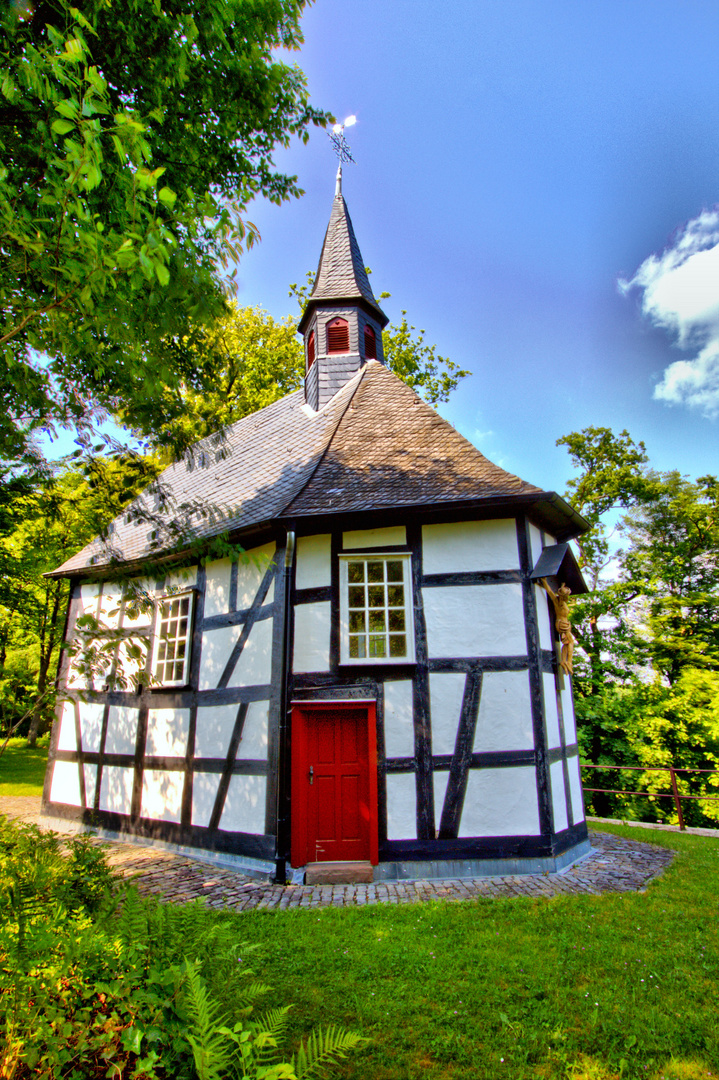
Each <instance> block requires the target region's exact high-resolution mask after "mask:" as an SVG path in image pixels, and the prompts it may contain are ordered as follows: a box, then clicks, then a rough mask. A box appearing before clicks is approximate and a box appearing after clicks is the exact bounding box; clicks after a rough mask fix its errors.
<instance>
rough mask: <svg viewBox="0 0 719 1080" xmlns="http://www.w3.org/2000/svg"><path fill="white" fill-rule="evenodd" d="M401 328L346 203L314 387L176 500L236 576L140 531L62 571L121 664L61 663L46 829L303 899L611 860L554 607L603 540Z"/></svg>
mask: <svg viewBox="0 0 719 1080" xmlns="http://www.w3.org/2000/svg"><path fill="white" fill-rule="evenodd" d="M340 175H341V174H340ZM387 321H388V320H387V316H386V315H385V314H384V312H383V311H382V309H381V307H380V306H379V304H378V303H377V300H376V299H375V297H374V295H373V292H372V288H371V285H370V282H369V279H368V276H367V274H366V272H365V269H364V262H363V259H362V256H361V253H360V249H359V246H358V243H357V240H356V237H355V233H354V229H353V226H352V222H351V220H350V215H349V212H348V209H347V205H346V202H345V199H344V197H343V194H342V190H341V180H340V179H338V184H337V190H336V193H335V196H334V199H333V202H332V209H331V213H330V219H329V225H328V227H327V232H326V236H325V239H324V244H323V246H322V251H321V255H320V260H319V265H318V269H317V275H316V278H315V282H314V287H313V290H312V293H311V295H310V297H309V302H308V304H307V307H306V309H305V311H304V313H303V315H302V318H301V320H300V323H299V332H300V333H301V335H302V338H303V342H304V354H305V379H304V386H303V388H302V389H300V390H298V391H296V392H295V393H292V394H290V395H288V396H287V397H284V398H282V399H281V400H279V401H277V402H275V403H274V404H272V405H269V406H267V407H266V408H264V409H261V410H260V411H259V412H256V413H254V414H253V415H251V416H248V417H246V418H244V419H242V420H240V421H238V422H237V423H236V424H234V425H233V426H232V427H230V428H229V429H228V431H227V434H226V443H225V447H224V452H223V453H222V454H221V455H214V454H213V453H211V452H210V450H209V448H208V452H207V454H206V455H205V457H206V458H207V460H206V462H205V463H204V464H203V466H202V467H195V468H192V469H191V468H189V467H188V462H186V461H179V462H177V463H175V464H173V465H171V466H170V467H169V468H167V469H166V470H165V471H164V473H163V474H162V476H161V478H160V482H161V484H162V486H163V488H164V489H165V491H166V492H168V493H169V495H170V507H174V508H175V510H176V512H178V513H179V512H180V510H181V508H182V507H184V506H187V505H188V504H196V503H197V501H198V500H200V501H202V502H203V503H205V504H206V505H208V506H213V507H219V508H221V510H222V514H221V515H220V516H219V517H218V516H217V515H207V516H198V517H197V518H196V519H193V531H194V542H193V547H192V550H193V551H195V552H197V551H198V550H200V551H201V549H202V544H203V543H206V544H207V545H209V544H210V542H211V540H212V539H213V537H214V536H216V535H217V534H218V533H220V532H221V533H223V534H227V536H228V537H229V542H230V544H231V545H232V548H231V549H230V551H231V553H230V554H229V555H225V556H223V557H214V556H213V555H212V553H211V548H210V547H209V546H208V551H209V552H210V554H209V555H207V557H201V556H198V555H197V554H195V555H192V554H189V553H188V550H187V549H186V548H185V549H182V547H181V546H180V549H179V550H178V545H177V544H176V543H170V541H169V540H168V543H167V545H166V546H165V547H163V546H162V544H161V545H160V546H159V547H158V544H157V537H156V533H155V531H153V529H151V528H150V526H149V525H148V524H147V523H144V524H143V521H142V515H141V514H140V515H137V514H134V513H133V512H132V508H131V509H130V511H129V512H128V511H125V512H124V513H123V514H121V515H119V517H118V518H117V519H116V521H115V522H114V523H113V526H112V529H111V551H110V550H109V548H108V545H107V544H106V543H103V542H101V541H100V540H96V541H94V542H93V543H91V544H89V545H88V546H87V547H85V548H84V549H83V550H82V551H80V552H79V553H78V554H76V555H74V556H73V557H72V558H71V559H69V560H68V561H67V562H65V563H64V564H63V565H62V566H61V567H59V568H58V569H57V570H56V571H54V572H53V573H54V574H55V575H62V576H65V577H68V578H69V579H70V581H71V599H70V605H69V612H68V622H67V634H66V638H67V639H68V640H69V641H72V640H73V638H75V639H78V638H81V637H82V634H83V633H84V631H83V629H82V627H83V620H82V618H81V617H82V616H83V615H91V616H92V617H93V619H94V620H96V622H95V625H96V627H97V630H96V633H98V634H99V635H101V636H102V635H103V634H104V635H106V638H107V641H108V642H111V643H112V648H111V650H110V654H111V657H112V660H111V665H110V667H109V668H108V670H106V671H100V672H99V673H98V672H92V673H90V674H88V673H87V671H86V670H85V669H84V668H83V665H82V664H81V663H80V662H79V660H78V656H81V653H80V654H77V653H73V652H72V650H71V649H66V651H65V653H64V654H63V657H62V660H61V665H60V685H61V693H62V698H61V704H60V706H59V709H58V719H57V722H56V724H55V726H54V731H53V737H52V745H51V750H50V756H49V763H48V770H47V779H46V784H45V793H44V813H45V814H46V815H50V816H55V817H61V818H72V819H75V820H77V821H79V822H84V823H87V824H92V825H94V826H96V827H98V826H99V827H100V828H102V829H104V830H106V831H108V832H111V833H120V834H134V835H136V836H141V837H145V838H147V839H149V840H161V841H164V842H165V843H170V844H173V845H177V846H179V847H180V848H185V849H193V850H196V851H197V850H201V851H203V852H205V853H206V854H207V855H208V857H213V858H216V859H225V860H226V861H229V862H231V864H232V865H235V866H237V867H238V868H241V869H242V870H244V871H245V872H246V873H249V874H253V875H256V876H264V877H268V878H271V879H273V880H276V881H280V882H284V881H287V880H290V879H292V880H295V881H301V880H303V879H304V875H305V874H307V880H322V877H321V873H322V870H323V868H324V869H328V868H329V867H330V865H331V866H332V867H334V868H335V871H336V869H337V867H339V868H340V869H339V874H340V877H341V875H342V873H346V874H347V875H349V877H348V880H393V879H395V880H396V879H402V878H405V879H406V878H411V877H427V876H445V877H447V876H451V877H461V876H474V875H477V874H483V873H491V874H497V873H527V872H556V871H557V870H560V869H562V868H563V867H565V866H567V865H568V864H569V863H571V862H572V861H574V860H576V859H577V858H579V857H580V856H581V855H583V854H585V853H586V852H587V851H588V850H589V842H588V839H587V826H586V821H585V816H584V807H583V800H582V787H581V779H580V767H579V751H578V746H577V733H576V726H575V716H574V705H573V699H572V685H571V676H570V675H569V674H568V673H567V672H565V671H564V670H563V669H562V665H561V662H560V659H561V658H560V652H559V644H560V643H559V639H558V633H557V629H556V625H555V624H556V618H555V611H554V609H553V606H552V603H551V602H550V599H549V597H548V594H547V592H546V591H545V589H544V588H543V587H542V585H541V584H540V582H541V580H545V581H547V582H549V583H550V585H553V586H554V588H558V586H559V585H560V584H565V585H568V586H569V587H570V588H571V589H572V592H575V593H576V592H578V591H583V589H584V586H583V583H582V580H581V575H580V574H579V571H578V570H577V567H576V563H575V562H574V559H573V556H572V554H571V550H570V548H569V547H568V544H567V541H569V540H570V539H571V538H572V537H575V536H577V535H579V534H581V533H582V532H583V531H584V530H585V529H586V527H587V525H586V522H585V521H584V520H583V519H582V518H581V517H580V516H579V515H578V514H577V513H576V511H574V510H573V509H572V508H571V507H570V506H569V505H568V504H567V503H566V502H565V501H564V500H563V499H562V498H561V497H560V496H559V495H557V494H556V493H554V492H549V491H544V490H542V489H541V488H538V487H535V486H534V485H532V484H529V483H526V482H525V481H523V480H521V479H519V478H518V477H516V476H514V475H512V474H510V473H508V472H506V471H504V470H503V469H501V468H499V467H498V466H496V465H494V464H493V463H492V462H491V461H489V460H488V459H487V458H486V457H484V456H483V455H482V454H481V453H480V452H479V450H477V449H476V447H474V446H473V445H472V444H471V443H470V442H468V441H467V440H466V439H465V438H463V436H462V435H460V434H459V433H458V432H457V431H455V429H454V428H453V427H452V426H451V425H450V424H449V423H447V422H446V421H445V420H443V419H442V417H441V416H439V414H438V413H437V412H436V411H435V410H434V409H433V408H431V407H430V406H429V405H427V404H426V403H425V402H424V401H422V400H421V398H420V397H418V396H417V394H416V393H415V392H414V391H413V390H412V389H410V388H409V387H408V386H407V385H406V384H404V383H403V382H401V381H400V380H399V379H398V378H397V377H396V376H395V375H394V374H392V372H391V371H389V370H388V368H387V366H386V364H385V358H384V355H383V347H382V330H383V328H384V326H385V325H386V323H387ZM199 449H200V450H202V447H200V448H199ZM194 460H195V462H196V461H197V454H196V455H195V457H194ZM143 499H144V500H148V501H151V499H152V495H151V494H148V495H146V496H140V499H139V505H140V506H141V505H142V502H143ZM172 513H173V510H172V509H168V510H167V514H168V516H170V517H171V515H172ZM170 524H171V522H170ZM170 535H171V530H169V531H168V536H170ZM118 566H119V567H120V568H121V569H122V573H118ZM148 567H149V569H148ZM133 575H135V577H136V578H137V580H141V584H142V588H143V590H144V592H145V594H146V595H149V596H150V597H151V599H152V603H151V604H149V605H145V606H144V607H142V608H141V609H138V608H137V605H136V604H134V603H133V601H132V599H131V597H130V596H129V595H128V589H127V586H126V584H123V582H127V580H128V578H130V579H132V577H133ZM78 620H80V621H79V622H78ZM85 621H86V620H85ZM138 657H139V660H138ZM318 867H319V876H318ZM312 874H314V875H315V876H314V877H311V875H312ZM352 875H355V876H354V877H353V876H352Z"/></svg>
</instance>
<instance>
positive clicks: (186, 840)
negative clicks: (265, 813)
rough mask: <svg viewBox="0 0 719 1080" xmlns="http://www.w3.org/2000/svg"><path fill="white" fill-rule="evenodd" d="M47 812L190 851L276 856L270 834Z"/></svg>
mask: <svg viewBox="0 0 719 1080" xmlns="http://www.w3.org/2000/svg"><path fill="white" fill-rule="evenodd" d="M43 812H44V813H46V814H48V815H49V816H50V817H56V818H61V819H63V820H65V821H77V822H79V823H81V824H83V825H87V826H90V827H93V826H94V827H95V828H102V829H108V830H112V831H113V832H118V833H121V834H122V833H125V834H129V835H131V836H139V837H146V838H148V839H150V840H162V841H165V842H166V843H169V844H186V845H187V846H188V847H196V848H205V849H206V850H207V851H224V852H229V853H231V854H234V855H248V856H251V857H252V858H259V859H273V858H274V855H275V838H274V836H269V835H266V834H265V835H259V834H258V835H256V834H254V833H242V832H234V833H231V832H223V831H222V830H221V829H218V830H217V831H216V832H213V831H212V830H210V829H204V828H201V827H200V826H199V825H180V824H178V823H176V822H173V821H155V820H153V819H151V818H138V819H137V820H135V821H133V820H131V819H130V817H128V816H127V815H126V814H116V813H113V812H112V811H110V810H83V809H82V808H81V807H78V806H67V805H65V804H64V803H48V804H47V805H46V806H45V807H44V808H43Z"/></svg>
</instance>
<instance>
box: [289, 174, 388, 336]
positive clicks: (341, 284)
mask: <svg viewBox="0 0 719 1080" xmlns="http://www.w3.org/2000/svg"><path fill="white" fill-rule="evenodd" d="M327 300H330V301H347V302H349V303H355V304H356V303H357V301H359V302H360V303H361V304H362V306H363V307H365V306H366V307H368V308H369V309H370V311H371V312H372V314H373V315H374V317H375V318H376V319H377V320H378V322H379V323H380V325H381V326H386V325H387V323H388V322H389V319H388V318H387V316H386V315H385V313H384V312H383V311H382V308H381V307H380V306H379V304H378V303H377V301H376V300H375V298H374V293H373V292H372V286H371V285H370V283H369V278H368V277H367V271H366V270H365V268H364V262H363V261H362V252H361V251H360V249H359V244H358V243H357V238H356V237H355V234H354V229H353V228H352V220H351V218H350V215H349V211H348V209H347V204H346V202H345V200H344V197H343V195H342V166H341V165H340V167H339V169H338V170H337V178H336V187H335V197H334V199H333V201H332V212H331V214H330V221H329V225H328V226H327V233H326V234H325V240H324V244H323V245H322V253H321V255H320V261H319V265H318V267H317V274H316V275H315V283H314V287H313V289H312V292H311V293H310V297H309V300H308V303H307V307H306V308H305V312H304V315H303V316H302V319H301V320H300V324H299V330H300V333H303V332H304V328H305V326H306V325H307V322H308V320H309V318H310V316H311V313H312V310H313V309H314V307H315V306H316V304H317V302H322V301H327Z"/></svg>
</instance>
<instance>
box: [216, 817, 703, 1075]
mask: <svg viewBox="0 0 719 1080" xmlns="http://www.w3.org/2000/svg"><path fill="white" fill-rule="evenodd" d="M612 831H614V832H616V833H617V834H619V835H624V836H627V837H628V838H629V839H631V840H640V839H641V840H648V841H650V842H653V843H659V844H663V845H667V846H669V847H673V848H676V849H677V851H678V852H679V856H678V858H677V860H676V861H675V863H674V865H673V866H672V867H671V868H670V869H669V870H668V871H667V872H666V873H665V874H664V876H663V877H662V878H660V879H658V880H657V881H656V882H654V883H652V884H651V885H650V886H649V888H648V890H647V891H646V893H643V894H631V895H604V896H599V897H590V896H587V897H582V896H579V897H575V896H567V897H557V898H556V899H553V900H532V899H516V900H480V901H476V902H468V903H431V904H422V905H407V906H404V905H401V906H386V905H385V906H382V905H377V906H374V907H367V908H359V909H358V908H339V909H331V908H330V909H328V908H325V909H320V910H314V911H292V912H252V913H246V914H242V915H237V916H231V918H233V919H236V920H237V934H238V937H240V938H246V939H250V940H252V941H258V942H261V943H262V955H263V963H262V965H261V975H262V977H263V978H264V979H266V980H267V981H268V982H269V983H270V984H271V985H272V986H273V987H274V988H275V990H276V991H277V990H281V994H282V998H283V1000H285V1001H292V1002H295V1007H294V1009H293V1016H294V1021H293V1023H294V1025H295V1027H296V1030H297V1031H298V1032H300V1031H306V1030H307V1029H308V1028H309V1027H311V1026H313V1025H314V1024H317V1023H319V1022H322V1023H327V1022H335V1023H340V1024H344V1025H346V1026H349V1027H352V1028H355V1029H356V1030H358V1031H360V1032H361V1033H362V1034H363V1035H367V1036H369V1037H370V1038H371V1040H372V1042H371V1045H370V1047H369V1048H368V1049H367V1050H364V1051H363V1052H362V1053H361V1054H359V1055H357V1056H356V1057H354V1058H353V1059H352V1061H351V1062H349V1063H348V1064H347V1066H346V1067H344V1068H343V1070H342V1072H341V1075H342V1076H343V1077H347V1078H350V1077H351V1078H353V1080H411V1078H414V1077H423V1078H426V1080H439V1078H442V1080H445V1078H452V1080H460V1078H461V1080H479V1078H492V1080H494V1078H496V1077H507V1078H511V1080H519V1078H527V1080H529V1078H535V1077H547V1078H552V1080H554V1078H557V1080H558V1078H570V1077H571V1078H575V1080H579V1078H586V1080H608V1078H610V1077H611V1078H615V1077H622V1078H624V1077H630V1078H636V1077H648V1078H651V1080H662V1078H664V1080H670V1078H671V1080H695V1078H696V1080H698V1078H699V1077H702V1078H705V1077H709V1076H712V1077H716V1076H717V1073H718V1072H719V1012H718V1009H717V1006H718V1005H719V995H718V993H717V976H718V974H719V966H718V965H719V950H718V940H717V903H718V901H717V896H718V892H719V890H718V889H717V884H718V883H719V873H718V872H719V842H718V841H715V840H713V839H707V838H704V837H693V836H680V835H675V834H667V833H657V832H652V831H650V830H638V829H622V828H621V827H618V828H616V829H613V830H612ZM226 917H227V916H226Z"/></svg>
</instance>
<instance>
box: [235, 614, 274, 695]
mask: <svg viewBox="0 0 719 1080" xmlns="http://www.w3.org/2000/svg"><path fill="white" fill-rule="evenodd" d="M272 622H273V620H272V619H262V620H261V621H260V622H256V623H255V625H254V626H253V627H252V630H251V631H250V636H249V637H248V639H247V641H246V642H245V647H244V649H243V650H242V652H241V653H240V659H239V660H238V661H237V664H236V665H235V670H234V671H233V672H232V675H231V676H230V681H229V683H228V684H227V685H228V686H264V685H266V684H267V683H269V682H270V680H271V678H272Z"/></svg>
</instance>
